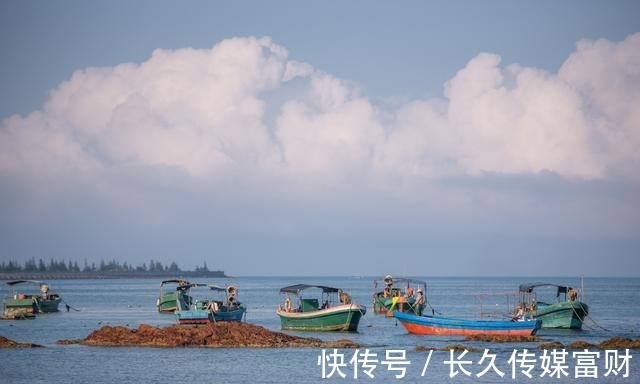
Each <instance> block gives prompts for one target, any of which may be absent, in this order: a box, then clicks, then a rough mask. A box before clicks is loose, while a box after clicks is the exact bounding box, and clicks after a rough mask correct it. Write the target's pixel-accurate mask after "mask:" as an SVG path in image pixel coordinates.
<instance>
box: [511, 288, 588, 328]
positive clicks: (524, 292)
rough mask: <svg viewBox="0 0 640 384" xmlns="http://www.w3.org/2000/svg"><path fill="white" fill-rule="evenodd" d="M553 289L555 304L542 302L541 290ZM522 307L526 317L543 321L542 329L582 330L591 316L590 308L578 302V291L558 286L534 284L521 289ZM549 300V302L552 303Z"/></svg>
mask: <svg viewBox="0 0 640 384" xmlns="http://www.w3.org/2000/svg"><path fill="white" fill-rule="evenodd" d="M544 288H550V289H552V290H553V291H554V292H553V293H554V294H555V298H551V300H553V301H554V302H551V303H550V302H548V301H542V300H540V298H539V296H540V295H539V293H540V292H539V290H541V289H544ZM519 292H520V295H521V300H520V301H521V305H522V306H523V308H524V310H525V315H526V316H527V317H531V318H534V319H538V320H540V321H542V328H567V329H581V328H582V323H583V321H584V319H585V318H586V317H587V315H588V314H589V306H588V305H587V304H585V303H583V302H582V301H580V300H578V296H579V292H578V290H577V289H575V288H572V287H569V286H564V285H557V284H548V283H533V284H522V285H520V287H519ZM551 300H549V301H551Z"/></svg>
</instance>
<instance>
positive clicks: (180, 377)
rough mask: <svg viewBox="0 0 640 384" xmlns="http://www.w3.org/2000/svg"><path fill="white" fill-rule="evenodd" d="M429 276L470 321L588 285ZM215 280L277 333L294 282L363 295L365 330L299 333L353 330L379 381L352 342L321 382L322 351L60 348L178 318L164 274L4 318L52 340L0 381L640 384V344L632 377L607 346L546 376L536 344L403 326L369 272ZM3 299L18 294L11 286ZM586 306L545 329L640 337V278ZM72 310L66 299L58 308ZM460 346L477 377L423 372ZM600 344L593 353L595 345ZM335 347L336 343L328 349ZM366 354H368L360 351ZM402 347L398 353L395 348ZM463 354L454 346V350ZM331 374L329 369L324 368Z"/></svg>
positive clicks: (3, 371)
mask: <svg viewBox="0 0 640 384" xmlns="http://www.w3.org/2000/svg"><path fill="white" fill-rule="evenodd" d="M424 279H425V280H427V282H428V294H427V298H428V299H429V301H430V303H431V305H432V306H433V308H434V309H435V310H437V311H438V312H440V313H442V314H443V315H446V316H456V317H466V318H473V317H474V316H476V315H477V314H478V313H479V311H480V305H479V301H478V299H477V297H476V296H475V294H478V293H481V292H513V291H515V290H516V289H517V287H518V285H519V284H520V283H523V282H533V281H547V282H554V283H562V284H568V285H573V286H577V287H580V281H579V279H576V278H554V279H538V278H527V279H521V278H519V279H514V278H424ZM199 282H205V283H213V284H225V283H233V284H236V285H237V286H238V287H239V298H240V300H241V301H242V302H244V303H246V304H247V307H248V313H247V321H248V322H251V323H255V324H258V325H261V326H264V327H266V328H268V329H271V330H276V331H279V330H280V322H279V319H278V317H277V315H276V314H275V309H276V306H277V304H278V302H279V299H280V297H279V294H278V289H279V288H280V287H283V286H286V285H290V284H296V283H309V284H314V283H315V284H322V285H329V286H336V287H341V288H343V289H345V290H346V291H348V292H350V293H351V295H352V297H353V299H354V301H355V302H358V303H363V304H365V305H366V306H367V308H368V310H369V311H368V313H367V315H366V316H365V317H364V318H363V319H362V321H361V323H360V328H359V332H358V333H355V334H346V333H301V332H290V333H292V334H296V335H302V336H309V337H318V338H321V339H323V340H333V339H340V338H349V339H352V340H354V341H356V342H358V343H361V344H363V345H365V346H366V347H365V348H369V350H370V352H371V353H375V354H376V357H377V359H378V361H379V362H378V363H374V365H376V368H375V369H374V370H373V371H372V374H373V375H374V378H373V379H371V378H369V377H368V376H366V375H365V374H364V373H363V372H362V366H361V365H360V366H359V367H358V366H356V367H357V368H358V369H357V370H358V378H357V380H354V366H353V365H351V364H349V360H351V358H352V357H353V354H354V352H355V351H354V350H339V351H338V352H339V353H341V354H344V362H345V363H346V366H345V367H342V368H341V371H342V372H343V373H344V374H345V375H346V378H344V379H343V378H342V377H340V376H338V374H337V373H335V372H334V374H333V376H332V377H330V378H327V379H323V378H322V373H323V372H322V367H321V366H319V365H318V357H319V356H320V354H321V353H322V351H321V350H320V349H205V348H174V349H164V348H99V347H86V346H80V345H66V346H65V345H57V344H55V342H56V340H60V339H79V338H84V337H86V336H87V335H88V334H89V333H90V332H91V331H93V330H95V329H97V328H99V327H100V326H102V325H127V326H130V327H137V326H138V325H139V324H142V323H146V324H152V325H156V326H166V325H169V324H172V323H174V321H175V320H174V317H173V316H172V315H161V314H158V313H157V312H156V308H155V301H156V297H157V295H158V288H159V281H158V280H154V279H137V280H61V281H50V282H49V283H50V285H51V287H52V290H53V291H54V292H58V293H59V294H60V295H61V296H62V297H63V300H64V301H66V302H67V303H68V304H70V305H71V306H73V307H75V308H78V309H80V311H71V312H60V313H54V314H47V315H42V316H38V317H37V318H36V319H35V320H31V321H0V335H2V336H5V337H8V338H10V339H13V340H15V341H18V342H30V343H36V344H42V345H44V346H45V348H35V349H0V383H30V384H31V383H44V382H46V383H64V382H73V383H161V382H169V381H179V382H199V383H250V382H251V383H254V382H256V383H316V382H326V381H329V382H353V381H358V382H385V383H394V382H397V383H424V382H485V383H494V382H514V383H515V382H536V383H538V382H539V383H543V382H544V383H555V382H563V383H565V382H598V383H605V382H606V383H609V382H624V383H638V382H640V351H631V354H632V355H633V354H634V353H637V354H638V356H635V355H633V358H632V359H631V360H630V364H629V377H627V378H623V377H622V374H623V373H624V372H623V370H622V371H621V372H620V373H619V374H618V375H617V376H616V375H614V374H613V373H610V374H609V375H608V376H606V377H605V376H604V374H605V372H606V367H605V360H606V359H605V358H604V353H605V352H604V351H600V353H601V356H600V358H599V359H596V360H595V366H596V367H597V368H596V369H597V373H598V378H597V379H593V378H586V379H585V378H576V377H575V376H576V374H575V368H576V360H574V358H573V357H572V356H571V353H572V352H573V351H570V352H569V355H568V356H567V358H566V365H567V366H568V368H567V372H568V376H563V375H562V377H561V378H557V377H552V378H550V377H549V376H548V375H546V376H544V377H540V375H541V374H542V373H543V370H542V368H541V361H542V360H541V358H542V351H539V350H537V349H536V347H537V345H538V344H539V343H524V344H497V343H483V342H468V341H464V340H463V338H462V337H435V336H414V335H409V334H407V333H406V331H405V330H404V328H403V327H402V326H401V325H399V324H396V322H395V320H393V319H388V318H385V317H384V316H380V315H374V314H372V313H371V310H370V309H371V294H372V290H373V284H372V278H368V277H317V278H312V277H304V278H293V277H241V278H235V279H209V280H206V281H204V280H203V281H200V280H199ZM0 285H1V286H2V287H1V289H2V296H5V295H8V294H10V293H11V291H10V290H9V289H8V288H7V287H6V284H4V282H3V283H2V284H0ZM584 285H585V289H586V302H587V303H588V304H589V306H590V310H591V314H590V320H587V322H586V323H585V327H584V329H583V330H582V331H571V330H541V331H540V332H539V334H538V336H540V337H542V338H543V339H545V340H546V341H559V342H561V343H563V344H569V343H571V342H572V341H575V340H583V341H586V342H590V343H598V342H600V341H602V340H605V339H608V338H610V337H612V336H623V337H630V338H640V279H638V278H633V279H609V278H587V279H585V280H584ZM501 300H502V299H499V300H498V299H495V300H494V299H486V300H485V301H484V302H483V303H482V304H483V305H482V308H483V311H488V310H494V309H495V312H501V311H503V309H504V308H506V305H507V303H506V301H501ZM60 307H61V309H62V310H63V311H64V305H61V306H60ZM451 344H463V345H465V346H469V347H474V348H479V349H480V350H481V352H470V353H468V354H467V355H465V356H463V357H462V358H461V360H467V361H471V364H468V365H465V366H464V368H465V369H467V370H468V371H470V372H471V374H472V375H471V376H466V375H465V374H464V373H462V372H461V373H459V374H458V375H456V376H455V377H453V378H450V365H447V364H445V361H448V360H449V359H450V354H449V352H444V351H436V352H433V354H432V356H431V359H430V361H429V365H428V367H427V370H426V372H425V374H424V376H422V373H423V368H424V365H425V362H426V360H427V358H428V357H429V353H428V352H422V351H416V346H418V345H420V346H428V347H438V348H439V347H444V346H447V345H451ZM485 348H486V349H489V350H490V351H489V352H490V353H492V354H495V355H496V358H495V366H496V368H498V369H499V370H500V371H502V372H504V373H505V375H504V377H500V376H499V375H498V374H497V373H496V372H495V371H494V370H491V369H490V370H489V371H488V372H487V373H486V374H484V375H483V376H481V377H478V376H477V374H478V373H480V372H481V371H483V370H484V369H485V368H486V367H487V366H488V365H487V363H488V359H487V360H485V361H484V362H483V363H482V364H479V362H480V360H481V358H482V355H483V353H482V350H484V349H485ZM525 348H528V349H529V351H533V353H535V358H536V359H537V362H536V363H535V366H534V368H533V370H532V371H531V373H532V376H533V378H532V379H529V378H527V377H526V376H524V375H523V374H521V373H520V367H518V369H517V370H516V378H515V379H512V377H511V375H512V369H511V368H512V367H511V365H510V364H509V363H508V360H509V358H510V357H511V354H512V353H513V351H514V349H518V350H519V351H522V350H524V349H525ZM390 350H397V351H406V358H405V359H404V361H408V362H409V364H408V365H405V367H406V375H405V377H403V378H401V379H397V378H396V374H398V372H399V371H390V370H388V369H387V368H388V366H387V365H384V364H382V363H381V362H382V361H383V360H385V359H386V355H385V354H386V353H387V351H390ZM593 351H596V350H593ZM328 352H332V351H328ZM361 352H363V350H361ZM392 354H393V353H392ZM458 357H459V353H456V355H455V358H458ZM326 368H327V370H326V372H325V373H326V374H329V373H330V371H331V368H330V367H326Z"/></svg>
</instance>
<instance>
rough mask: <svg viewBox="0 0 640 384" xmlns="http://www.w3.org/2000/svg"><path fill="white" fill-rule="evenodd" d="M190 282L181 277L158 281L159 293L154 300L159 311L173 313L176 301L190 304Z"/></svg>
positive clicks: (176, 305)
mask: <svg viewBox="0 0 640 384" xmlns="http://www.w3.org/2000/svg"><path fill="white" fill-rule="evenodd" d="M191 287H192V284H191V283H190V282H188V281H186V280H183V279H172V280H164V281H163V282H161V283H160V294H159V295H158V299H157V300H156V308H157V309H158V312H160V313H174V312H175V311H176V310H177V309H178V302H179V301H182V302H183V303H184V305H186V306H189V305H191V301H192V300H191V296H190V295H189V290H190V289H191Z"/></svg>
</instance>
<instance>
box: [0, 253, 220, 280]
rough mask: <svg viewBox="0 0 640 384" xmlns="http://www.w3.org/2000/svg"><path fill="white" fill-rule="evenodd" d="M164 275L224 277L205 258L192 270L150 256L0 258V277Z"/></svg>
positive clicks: (114, 277) (155, 276)
mask: <svg viewBox="0 0 640 384" xmlns="http://www.w3.org/2000/svg"><path fill="white" fill-rule="evenodd" d="M166 277H211V278H215V277H217V278H221V277H227V276H226V275H225V274H224V271H220V270H215V271H212V270H209V268H208V267H207V262H206V261H205V262H204V264H203V265H202V266H196V267H195V269H194V270H192V271H188V270H182V269H181V268H180V267H178V264H177V263H176V262H175V261H174V262H171V263H170V264H169V265H163V264H162V263H161V262H160V261H156V260H153V259H152V260H150V261H149V263H148V264H147V263H142V264H141V265H137V266H134V265H133V264H128V263H127V262H124V263H119V262H117V261H115V260H111V261H104V260H101V261H100V262H99V263H98V264H97V265H96V264H95V263H91V264H89V263H88V262H87V261H86V260H84V262H83V265H82V267H80V265H79V264H78V262H77V261H71V260H69V261H66V262H65V261H60V260H55V259H50V260H49V261H48V262H45V261H44V260H43V259H39V260H37V261H36V260H35V259H34V258H32V259H30V260H27V261H25V262H24V264H20V263H19V262H16V261H8V262H5V261H1V262H0V280H39V279H126V278H166Z"/></svg>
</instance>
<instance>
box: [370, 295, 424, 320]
mask: <svg viewBox="0 0 640 384" xmlns="http://www.w3.org/2000/svg"><path fill="white" fill-rule="evenodd" d="M393 299H394V298H391V297H384V296H383V295H382V294H377V295H376V297H375V299H374V301H373V312H374V313H379V314H384V315H386V316H387V317H393V311H398V312H407V313H415V312H418V313H422V310H423V309H424V305H421V307H422V308H418V307H417V305H416V304H415V302H414V300H409V301H407V300H406V299H405V298H404V297H401V298H399V300H397V302H396V304H395V305H393Z"/></svg>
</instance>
